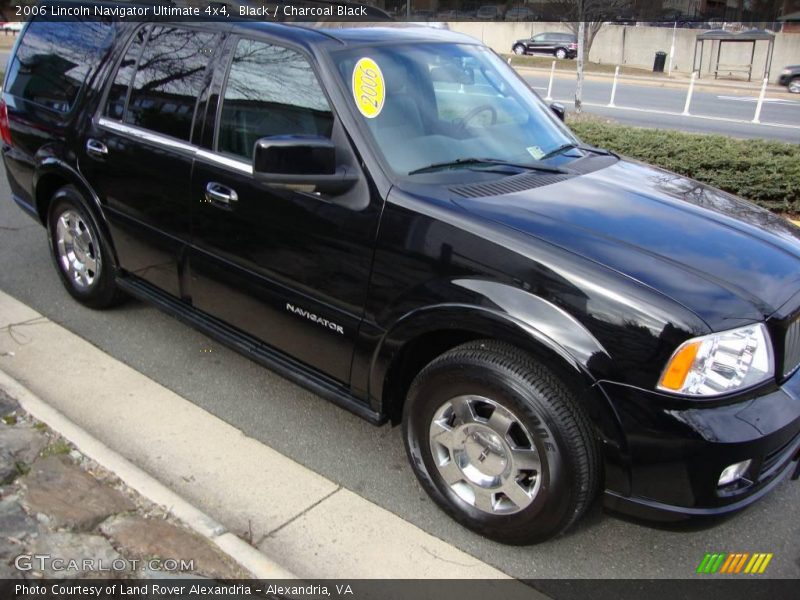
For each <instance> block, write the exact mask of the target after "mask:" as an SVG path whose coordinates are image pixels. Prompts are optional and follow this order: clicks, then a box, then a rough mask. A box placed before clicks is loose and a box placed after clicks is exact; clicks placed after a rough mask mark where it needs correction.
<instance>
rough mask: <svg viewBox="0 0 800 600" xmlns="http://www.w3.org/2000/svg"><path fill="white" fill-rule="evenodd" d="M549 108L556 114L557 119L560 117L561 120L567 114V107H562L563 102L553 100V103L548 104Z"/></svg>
mask: <svg viewBox="0 0 800 600" xmlns="http://www.w3.org/2000/svg"><path fill="white" fill-rule="evenodd" d="M550 110H552V111H553V112H554V113H555V115H556V116H557V117H558V118H559V119H561V120H562V121H563V120H564V118H565V117H566V116H567V109H566V108H564V105H563V104H559V103H558V102H553V103H552V104H551V105H550Z"/></svg>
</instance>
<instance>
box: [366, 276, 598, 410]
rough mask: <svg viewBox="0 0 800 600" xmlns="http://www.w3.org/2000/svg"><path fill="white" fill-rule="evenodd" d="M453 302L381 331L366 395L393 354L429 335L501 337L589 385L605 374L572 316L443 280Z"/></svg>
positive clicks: (488, 285) (485, 287) (510, 293)
mask: <svg viewBox="0 0 800 600" xmlns="http://www.w3.org/2000/svg"><path fill="white" fill-rule="evenodd" d="M448 285H449V286H452V287H453V288H455V289H454V290H453V292H454V293H453V296H452V297H454V298H459V299H464V300H466V299H467V298H469V302H459V303H441V304H436V305H433V306H426V307H422V308H419V309H415V310H413V311H410V312H408V313H406V314H405V315H403V316H402V317H400V318H399V319H397V320H396V321H395V322H394V323H393V324H392V325H391V327H389V329H388V330H387V331H386V332H385V333H384V335H383V336H382V338H381V339H380V342H379V343H378V345H377V347H376V349H375V352H374V354H373V357H372V362H371V368H370V373H371V375H370V392H371V393H370V395H371V396H372V397H378V398H380V397H382V394H383V380H384V376H385V374H386V370H387V368H388V365H389V364H391V361H392V359H393V357H394V356H395V354H396V353H397V352H398V351H399V349H400V348H402V346H403V345H405V344H406V343H408V342H409V341H411V340H413V339H415V338H417V337H418V336H420V335H424V334H426V333H428V332H433V331H439V330H441V331H446V330H460V331H468V332H471V333H474V334H477V335H481V336H485V337H487V338H494V339H503V340H505V341H508V342H510V343H514V344H516V345H518V346H519V347H521V348H522V349H525V350H528V351H531V352H534V353H537V354H541V353H542V352H545V353H548V354H552V355H556V356H558V357H560V359H561V360H562V361H563V363H564V364H565V365H568V366H569V367H570V368H571V369H572V370H573V371H574V372H575V374H576V375H580V376H581V379H583V380H584V381H586V382H587V383H589V384H590V385H591V384H593V383H594V382H595V381H597V380H599V379H604V378H607V377H608V376H609V373H610V372H611V366H612V365H611V357H610V356H609V354H608V352H607V351H606V350H605V349H604V348H603V346H602V345H601V344H600V342H599V341H598V340H597V339H596V338H595V337H594V336H593V335H592V334H591V333H590V332H589V331H588V330H587V329H586V328H585V327H584V326H583V325H582V324H581V323H580V322H579V321H577V320H576V319H575V318H574V317H572V316H571V315H570V314H568V313H567V312H565V311H564V310H563V309H561V308H559V307H558V306H556V305H555V304H553V303H551V302H549V301H547V300H545V299H543V298H541V297H539V296H536V295H534V294H532V293H530V292H527V291H525V290H522V289H519V288H516V287H512V286H509V285H506V284H503V283H499V282H493V281H486V280H480V279H456V280H452V281H450V282H448Z"/></svg>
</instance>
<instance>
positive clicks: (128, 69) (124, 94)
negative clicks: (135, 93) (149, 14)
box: [105, 27, 148, 120]
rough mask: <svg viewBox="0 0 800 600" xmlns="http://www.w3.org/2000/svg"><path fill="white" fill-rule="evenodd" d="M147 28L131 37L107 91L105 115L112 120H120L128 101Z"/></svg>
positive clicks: (141, 29)
mask: <svg viewBox="0 0 800 600" xmlns="http://www.w3.org/2000/svg"><path fill="white" fill-rule="evenodd" d="M147 31H148V30H147V28H145V27H142V28H140V29H139V30H138V31H137V32H136V34H135V35H134V36H133V40H132V41H131V45H130V46H129V47H128V50H127V52H125V56H124V57H123V59H122V62H120V64H119V67H118V68H117V74H116V75H115V76H114V83H112V84H111V89H110V90H109V91H108V102H107V103H106V112H105V114H106V115H108V116H109V117H112V118H114V119H120V120H121V119H122V114H123V112H125V101H126V100H127V99H128V89H129V88H130V85H131V82H132V81H133V74H134V73H135V72H136V63H137V62H138V61H139V56H140V55H141V54H142V48H143V47H144V42H145V40H146V39H147Z"/></svg>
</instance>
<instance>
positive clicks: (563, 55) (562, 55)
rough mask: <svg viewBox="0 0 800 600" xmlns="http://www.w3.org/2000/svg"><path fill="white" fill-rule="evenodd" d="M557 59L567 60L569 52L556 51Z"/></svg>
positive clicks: (561, 49)
mask: <svg viewBox="0 0 800 600" xmlns="http://www.w3.org/2000/svg"><path fill="white" fill-rule="evenodd" d="M556 58H557V59H559V60H564V59H565V58H567V51H566V50H564V48H558V49H557V50H556Z"/></svg>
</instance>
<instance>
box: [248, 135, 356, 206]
mask: <svg viewBox="0 0 800 600" xmlns="http://www.w3.org/2000/svg"><path fill="white" fill-rule="evenodd" d="M253 176H254V177H255V178H256V179H257V180H258V181H262V182H264V183H275V184H283V185H304V186H313V187H314V188H315V190H316V191H317V192H322V193H324V194H341V193H343V192H346V191H347V190H348V189H350V188H351V187H353V185H355V183H356V181H358V175H357V174H356V173H352V172H350V171H348V169H347V167H344V166H340V167H337V165H336V146H335V145H334V143H333V142H332V141H331V140H329V139H328V138H325V137H319V136H300V135H279V136H271V137H263V138H261V139H259V140H257V141H256V144H255V148H254V149H253Z"/></svg>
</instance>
